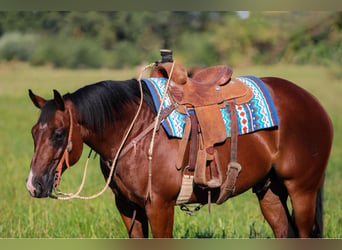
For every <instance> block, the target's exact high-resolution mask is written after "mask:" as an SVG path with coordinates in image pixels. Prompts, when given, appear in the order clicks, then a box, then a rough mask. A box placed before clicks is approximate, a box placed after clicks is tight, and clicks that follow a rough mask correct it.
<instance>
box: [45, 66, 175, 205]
mask: <svg viewBox="0 0 342 250" xmlns="http://www.w3.org/2000/svg"><path fill="white" fill-rule="evenodd" d="M154 64H155V63H152V64H149V65H147V66H145V67H144V68H143V69H142V70H141V72H140V75H139V78H138V82H139V88H140V96H141V98H140V103H139V106H138V109H137V112H136V114H135V116H134V118H133V120H132V122H131V124H130V126H129V128H128V129H127V132H126V133H125V136H124V137H123V139H122V141H121V144H120V146H119V148H118V150H117V153H116V155H115V157H114V159H113V161H112V165H111V167H110V173H109V176H108V178H107V181H106V185H105V186H104V188H103V189H102V190H101V191H100V192H98V193H97V194H94V195H92V196H80V195H79V194H80V193H81V191H82V189H83V187H84V183H85V178H86V173H87V167H88V162H89V159H90V155H91V152H92V150H90V152H89V155H88V158H87V161H86V164H85V167H84V173H83V179H82V183H81V185H80V187H79V189H78V191H77V192H76V193H69V194H67V193H62V192H60V191H58V190H57V189H58V186H59V181H60V177H61V173H62V167H63V163H65V164H66V165H67V167H68V168H70V164H69V153H70V152H71V150H72V141H71V137H72V128H73V120H72V115H71V111H70V109H68V113H69V118H70V127H69V135H68V144H67V146H66V148H65V150H64V153H63V156H62V158H61V159H60V161H59V163H58V165H57V168H56V176H55V186H54V188H55V192H56V196H54V195H50V197H51V198H55V199H58V200H71V199H82V200H90V199H95V198H97V197H99V196H100V195H102V194H103V193H104V192H105V191H106V190H107V188H108V186H109V184H110V182H111V180H112V177H113V173H114V171H115V169H116V162H117V160H118V158H119V156H120V154H121V156H123V155H124V154H126V153H127V152H128V151H129V150H130V149H132V148H133V147H135V144H136V143H137V142H138V141H139V140H141V139H142V138H143V137H144V136H145V135H147V134H148V133H149V132H150V131H151V130H152V129H153V135H152V140H151V144H150V148H149V161H150V164H149V181H148V191H147V196H146V197H147V198H148V197H150V198H151V195H150V193H151V178H152V154H153V145H154V138H155V134H156V131H157V130H158V128H159V124H160V123H161V122H162V120H163V119H165V118H166V117H167V116H168V115H169V114H170V113H171V112H172V111H173V110H174V109H176V108H177V106H176V105H171V106H170V107H168V108H166V109H165V110H163V112H161V107H162V105H161V106H160V108H159V110H158V113H157V116H156V118H155V122H153V123H152V124H151V125H150V126H149V127H147V128H146V129H145V130H144V131H143V132H141V133H140V134H139V135H138V136H137V137H135V138H134V139H133V140H132V142H131V143H130V144H129V145H128V146H127V148H125V149H124V150H122V149H123V147H124V144H125V143H126V140H127V138H128V136H129V134H130V132H131V130H132V128H133V126H134V124H135V122H136V119H137V118H138V116H139V114H140V111H141V108H142V105H143V89H142V83H141V77H142V74H143V72H144V71H145V70H146V69H148V68H150V67H152V66H154ZM173 66H174V63H173V65H172V70H173ZM171 75H172V71H171V74H170V76H171ZM170 79H171V77H169V79H168V82H167V84H166V88H165V93H164V98H163V100H162V101H161V104H162V103H163V102H164V100H165V94H166V91H167V87H168V85H169V82H170ZM152 125H153V126H152ZM147 198H146V199H147Z"/></svg>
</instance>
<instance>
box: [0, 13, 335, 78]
mask: <svg viewBox="0 0 342 250" xmlns="http://www.w3.org/2000/svg"><path fill="white" fill-rule="evenodd" d="M0 20H1V21H0V60H1V61H10V60H19V61H25V62H28V63H29V64H30V65H44V64H51V65H53V66H54V67H58V68H101V67H105V68H123V67H131V66H136V65H140V64H143V63H146V62H150V61H154V60H155V59H156V58H158V56H159V49H161V48H169V49H172V50H173V51H174V53H175V55H176V56H177V58H178V60H181V61H182V63H183V64H185V65H191V66H205V65H213V64H229V65H232V66H239V67H241V66H250V65H256V64H275V63H279V62H286V63H295V64H308V63H310V64H316V65H325V66H329V67H330V66H331V67H332V68H333V69H332V71H334V70H335V71H336V72H333V73H335V74H336V75H337V76H339V77H342V72H341V70H340V67H338V69H337V67H336V64H340V63H341V61H342V42H341V41H342V13H340V12H324V11H319V12H317V11H316V12H303V11H297V12H296V11H293V12H274V11H273V12H257V11H252V12H248V11H241V12H167V11H160V12H151V11H141V12H95V11H94V12H69V11H66V12H61V11H59V12H42V11H37V12H21V11H17V12H0Z"/></svg>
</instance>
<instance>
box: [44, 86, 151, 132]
mask: <svg viewBox="0 0 342 250" xmlns="http://www.w3.org/2000/svg"><path fill="white" fill-rule="evenodd" d="M142 83H143V95H144V101H145V102H146V103H147V104H148V105H149V106H150V107H151V109H152V110H153V111H155V109H154V106H153V103H152V98H151V94H150V92H149V90H148V88H147V87H146V85H145V84H144V82H143V81H142ZM63 98H64V99H65V100H71V101H72V102H73V104H74V105H75V107H76V110H77V111H78V113H79V116H80V123H81V124H82V125H84V126H86V127H88V128H90V129H93V130H95V131H103V129H104V127H105V125H106V122H108V121H109V122H113V121H114V119H116V120H117V119H120V118H121V117H122V116H123V115H124V114H123V113H122V112H123V109H122V107H123V105H127V104H131V105H136V104H139V100H140V88H139V82H138V81H137V80H136V79H131V80H124V81H112V80H107V81H100V82H97V83H94V84H90V85H87V86H84V87H82V88H80V89H78V90H76V91H75V92H73V93H71V94H70V93H67V94H65V95H64V96H63ZM47 104H48V105H45V106H46V107H44V109H42V114H41V118H40V119H41V120H42V121H43V120H47V119H49V117H48V116H50V115H51V113H53V112H54V111H53V109H54V110H56V106H55V105H54V102H53V100H52V101H48V102H47ZM113 110H114V112H113ZM114 116H115V117H114Z"/></svg>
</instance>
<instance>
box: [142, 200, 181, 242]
mask: <svg viewBox="0 0 342 250" xmlns="http://www.w3.org/2000/svg"><path fill="white" fill-rule="evenodd" d="M174 205H175V204H174V201H172V202H167V201H165V200H164V199H162V198H160V197H158V196H157V195H154V196H152V200H151V201H150V200H148V201H147V203H146V214H147V217H148V220H149V222H150V227H151V231H152V236H153V238H172V237H173V220H174V218H173V216H174Z"/></svg>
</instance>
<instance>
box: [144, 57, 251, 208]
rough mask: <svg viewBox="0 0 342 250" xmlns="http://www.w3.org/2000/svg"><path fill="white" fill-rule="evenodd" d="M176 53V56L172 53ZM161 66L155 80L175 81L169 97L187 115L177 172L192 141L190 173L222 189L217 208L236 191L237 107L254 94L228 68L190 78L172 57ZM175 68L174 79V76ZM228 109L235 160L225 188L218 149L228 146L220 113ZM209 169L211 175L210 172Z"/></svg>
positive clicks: (202, 183)
mask: <svg viewBox="0 0 342 250" xmlns="http://www.w3.org/2000/svg"><path fill="white" fill-rule="evenodd" d="M171 53H172V52H171ZM167 56H168V57H169V58H168V60H163V59H162V61H160V62H157V63H156V65H155V66H154V67H153V69H152V70H151V73H150V76H151V77H165V78H169V77H171V82H170V87H169V96H170V98H171V100H173V101H174V102H176V103H177V104H178V108H177V111H178V112H180V113H183V114H187V121H186V124H185V127H184V135H183V138H182V140H181V141H180V147H179V153H178V159H177V163H176V165H177V166H176V167H177V168H181V167H182V166H183V165H185V164H184V159H185V157H184V156H185V152H186V148H187V145H188V143H189V139H190V153H189V162H188V170H190V171H194V182H195V183H196V184H197V185H199V186H202V187H204V188H219V187H220V196H219V198H218V200H217V201H216V203H217V204H221V203H223V202H224V201H225V200H226V199H228V198H229V197H230V196H231V195H232V194H233V193H234V190H235V182H236V178H237V176H238V174H239V172H240V171H241V166H240V164H239V163H238V162H237V137H238V132H237V130H238V128H237V117H236V110H235V105H236V104H243V103H247V102H248V101H250V100H251V99H252V98H253V92H252V91H251V90H250V89H249V88H248V87H247V86H246V85H245V84H244V83H242V82H240V81H239V80H238V79H236V78H232V73H233V71H232V69H231V68H230V67H228V66H225V65H218V66H212V67H208V68H204V69H202V70H200V71H198V72H197V73H195V74H194V75H193V76H192V77H191V78H190V77H188V72H187V70H186V69H185V68H184V67H183V66H181V65H180V64H177V63H175V64H174V65H173V62H172V57H171V58H170V55H169V54H167ZM172 66H173V72H172V75H170V72H171V68H172ZM224 106H228V108H229V110H230V116H231V117H230V118H231V157H230V163H229V165H228V168H227V173H226V179H225V182H224V183H223V184H222V174H221V166H220V162H219V157H218V153H217V151H216V150H215V149H214V145H215V144H217V143H221V142H224V141H225V140H226V138H227V132H226V128H225V125H224V121H223V119H222V115H221V112H220V109H221V108H222V107H224ZM208 169H209V174H207V172H208V171H207V170H208ZM207 176H209V178H210V179H209V180H207Z"/></svg>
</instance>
